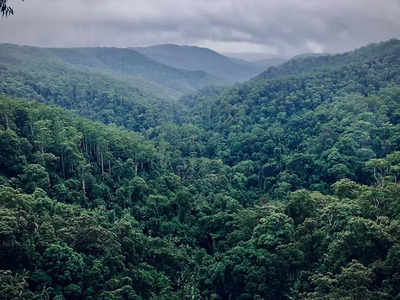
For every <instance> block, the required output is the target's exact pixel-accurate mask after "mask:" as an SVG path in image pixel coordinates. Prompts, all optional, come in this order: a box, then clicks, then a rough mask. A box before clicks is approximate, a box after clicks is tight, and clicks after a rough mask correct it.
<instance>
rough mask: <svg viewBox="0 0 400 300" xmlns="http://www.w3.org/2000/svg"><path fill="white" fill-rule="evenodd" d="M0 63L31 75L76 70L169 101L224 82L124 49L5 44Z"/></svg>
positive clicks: (0, 48)
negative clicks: (42, 71) (56, 69)
mask: <svg viewBox="0 0 400 300" xmlns="http://www.w3.org/2000/svg"><path fill="white" fill-rule="evenodd" d="M0 62H1V65H2V66H3V68H2V69H3V70H4V69H10V70H12V71H15V72H18V73H22V74H27V75H29V74H32V73H33V72H36V73H37V72H38V71H40V69H42V68H45V69H47V70H46V73H47V72H48V71H49V70H48V69H51V68H52V69H53V70H52V71H55V70H54V69H55V68H54V65H56V66H58V67H59V68H61V69H65V72H68V71H71V68H72V69H74V70H75V71H79V72H84V73H85V74H90V75H93V73H96V74H98V73H100V74H102V75H104V76H106V77H112V78H111V79H109V80H114V81H119V82H121V81H123V84H125V85H127V83H128V85H129V86H131V87H135V88H138V89H140V90H143V91H145V92H147V93H150V94H155V95H158V96H162V97H166V98H168V97H173V98H176V97H178V96H179V95H182V94H183V93H188V92H193V91H195V90H197V89H199V88H201V87H204V86H208V85H210V84H218V83H220V82H221V81H219V80H218V79H217V78H216V77H214V76H212V75H210V74H207V73H205V72H201V71H188V70H180V69H176V68H173V67H169V66H166V65H163V64H161V63H158V62H156V61H154V60H152V59H150V58H148V57H146V56H144V55H142V54H140V53H138V52H137V51H134V50H132V49H123V48H38V47H28V46H17V45H12V44H1V45H0ZM59 72H60V71H58V73H57V75H60V74H59ZM8 76H10V75H8ZM11 76H12V75H11ZM87 76H88V75H87ZM120 84H121V83H120Z"/></svg>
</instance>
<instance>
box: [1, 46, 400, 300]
mask: <svg viewBox="0 0 400 300" xmlns="http://www.w3.org/2000/svg"><path fill="white" fill-rule="evenodd" d="M0 48H1V49H2V51H1V52H0V93H1V94H2V95H1V96H0V294H1V295H2V296H3V297H4V298H5V299H214V300H216V299H224V300H225V299H226V300H231V299H242V300H244V299H321V300H322V299H362V298H364V299H397V298H399V297H400V282H399V278H400V261H399V257H400V185H399V183H398V180H399V176H400V69H399V68H400V41H398V40H391V41H387V42H383V43H379V44H374V45H369V46H367V47H364V48H361V49H358V50H356V51H352V52H350V53H345V54H341V55H328V56H327V55H322V56H312V57H303V58H296V59H294V60H290V61H288V62H287V63H285V64H283V65H281V66H278V67H272V68H269V69H268V70H267V71H265V72H263V73H262V74H260V75H259V76H256V77H255V78H254V79H252V80H250V81H248V82H246V83H243V84H237V85H235V86H233V87H207V88H203V89H200V90H199V91H197V92H195V93H192V94H188V95H185V96H183V97H182V98H180V100H179V101H173V100H172V99H170V98H169V99H163V97H162V96H161V95H162V93H161V94H158V95H157V96H155V95H153V94H151V93H147V92H145V91H144V90H143V89H142V88H139V87H137V85H136V83H132V82H130V80H129V78H130V77H129V78H128V77H123V76H122V75H121V72H120V71H121V69H119V70H117V71H118V72H120V73H119V75H116V73H118V72H117V71H116V69H115V68H117V67H118V66H115V65H114V66H113V67H110V65H109V64H106V63H105V61H104V60H103V61H102V62H101V64H102V65H101V66H100V62H99V61H100V60H99V56H96V55H95V56H93V57H94V58H93V57H92V58H93V61H91V63H92V64H95V65H96V66H95V67H96V68H97V69H96V70H100V69H101V70H102V71H101V72H100V71H99V72H96V71H94V69H93V67H94V66H93V65H91V66H86V67H87V68H85V67H82V63H81V62H79V63H77V62H76V59H78V58H82V57H86V56H87V55H88V54H87V53H86V51H95V52H96V51H99V52H100V54H101V55H100V54H99V55H100V56H101V57H102V58H104V57H107V60H106V61H108V59H109V58H110V59H111V58H112V57H111V56H108V54H107V53H108V51H111V50H110V49H102V48H99V49H97V50H93V49H91V50H87V49H83V50H82V49H81V50H79V51H78V50H77V51H78V52H79V53H78V54H79V55H78V54H77V53H76V52H75V50H71V49H64V50H62V49H59V50H54V49H53V50H52V49H47V50H44V49H38V48H30V50H29V51H26V49H27V48H25V49H20V48H18V47H17V46H14V45H1V46H0ZM10 49H18V51H17V52H15V51H14V52H13V51H11V50H10ZM35 49H36V50H35ZM6 50H7V51H6ZM24 51H26V53H24ZM103 51H105V52H106V53H105V54H104V52H103ZM126 51H131V50H126ZM71 53H72V54H71ZM82 53H83V54H82ZM91 53H92V52H91ZM122 53H125V52H122ZM103 54H104V55H105V56H103ZM81 55H83V56H81ZM121 55H122V54H121ZM129 55H130V54H129ZM89 56H90V55H89ZM114 58H115V57H114ZM66 60H68V62H67V61H66ZM21 62H24V63H23V64H22V63H21ZM85 62H87V61H86V60H85ZM111 65H113V63H111ZM132 66H134V64H132ZM120 67H121V68H125V67H126V66H120ZM113 68H114V69H113ZM129 70H130V69H129ZM129 70H128V71H129ZM125 71H126V69H123V72H125ZM128 71H126V72H128ZM129 72H130V71H129ZM142 82H143V81H142ZM150 84H151V83H150ZM196 88H200V86H197V87H196Z"/></svg>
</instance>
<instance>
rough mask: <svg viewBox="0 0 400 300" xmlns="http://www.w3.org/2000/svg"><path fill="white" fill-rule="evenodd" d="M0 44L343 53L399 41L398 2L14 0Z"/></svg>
mask: <svg viewBox="0 0 400 300" xmlns="http://www.w3.org/2000/svg"><path fill="white" fill-rule="evenodd" d="M11 4H13V5H14V7H15V11H16V15H15V16H12V17H9V18H7V19H4V18H3V19H2V20H0V41H1V42H13V43H19V44H33V45H40V46H99V45H102V46H117V47H127V46H133V45H149V44H158V43H179V44H196V45H205V46H208V47H212V48H215V49H216V50H220V51H233V52H240V51H242V52H248V51H256V52H260V51H265V52H271V53H274V54H281V55H295V54H298V53H303V52H310V51H316V52H318V51H324V52H342V51H346V50H350V49H353V48H356V47H359V46H362V45H364V44H367V43H369V42H375V41H381V40H385V39H389V38H398V37H399V32H400V31H399V29H400V1H399V0H384V1H383V0H352V1H348V0H307V1H304V0H301V1H300V0H269V1H265V0H246V1H244V0H197V1H192V0H146V1H136V0H119V1H115V0H71V1H63V0H35V1H34V0H26V1H25V2H21V1H20V0H13V1H11Z"/></svg>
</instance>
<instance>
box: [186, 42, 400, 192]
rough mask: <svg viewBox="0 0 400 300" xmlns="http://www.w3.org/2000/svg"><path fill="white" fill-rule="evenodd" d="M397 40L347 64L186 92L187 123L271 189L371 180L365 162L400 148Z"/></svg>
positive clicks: (357, 54)
mask: <svg viewBox="0 0 400 300" xmlns="http://www.w3.org/2000/svg"><path fill="white" fill-rule="evenodd" d="M399 45H400V42H399V41H390V42H387V43H382V44H381V45H377V46H375V45H373V46H371V47H370V48H368V47H367V48H363V49H360V50H357V51H355V52H354V53H351V54H348V55H351V56H353V57H355V59H354V63H352V64H346V65H345V66H341V65H340V64H338V65H339V66H337V64H333V65H331V64H324V65H322V66H321V69H322V68H324V70H323V71H318V72H309V71H307V73H305V74H302V75H297V76H290V77H282V78H274V79H265V78H262V77H257V78H256V79H254V80H253V81H250V82H248V83H246V84H242V85H238V86H236V87H234V88H232V89H227V90H222V91H221V90H215V89H214V90H210V89H208V90H205V91H204V92H199V93H197V94H194V95H192V96H187V97H184V98H182V103H183V104H186V106H187V107H188V111H187V113H186V114H185V115H186V116H187V119H186V120H187V122H191V123H194V124H196V125H197V126H198V127H199V128H201V129H202V130H204V131H205V132H208V133H205V134H204V136H205V137H208V138H206V142H205V144H207V145H208V146H210V144H212V145H213V146H214V148H213V151H212V155H214V156H215V157H218V158H221V159H222V160H223V161H224V162H225V163H227V164H229V165H231V166H237V167H241V166H242V167H245V166H246V168H247V169H248V170H251V171H249V172H251V173H252V175H253V181H252V185H254V186H258V187H259V188H262V189H265V190H266V191H267V192H269V193H270V194H276V195H277V196H279V197H280V195H281V194H282V191H283V193H285V192H286V191H288V190H292V191H293V190H295V189H298V188H312V189H317V190H319V191H323V192H326V191H328V189H329V186H330V185H331V184H332V183H333V182H335V180H338V179H341V178H350V179H353V180H356V181H358V182H362V183H369V182H370V174H369V171H367V170H366V169H365V168H364V167H363V165H364V163H365V161H366V160H368V159H370V158H374V157H383V156H384V155H386V154H388V153H390V152H391V151H394V150H396V149H397V147H398V146H399V119H398V113H399V102H398V101H399V92H400V91H399V88H398V86H397V85H398V84H400V70H399V67H400V59H399V58H400V47H399ZM382 49H384V50H385V51H383V50H382ZM365 53H368V56H367V57H368V59H364V58H363V57H364V56H366V55H365ZM314 59H316V58H308V60H311V62H312V61H313V60H314ZM304 64H305V65H306V66H307V65H309V63H308V62H307V60H305V63H304ZM284 66H285V65H284ZM285 68H286V67H285ZM304 69H307V68H306V67H304ZM270 70H271V69H270ZM293 72H294V73H296V70H294V71H293ZM208 148H210V147H208ZM201 155H205V153H201Z"/></svg>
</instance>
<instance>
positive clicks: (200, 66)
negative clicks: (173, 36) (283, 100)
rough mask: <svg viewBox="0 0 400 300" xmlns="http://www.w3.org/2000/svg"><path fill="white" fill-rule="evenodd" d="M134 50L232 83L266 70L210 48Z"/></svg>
mask: <svg viewBox="0 0 400 300" xmlns="http://www.w3.org/2000/svg"><path fill="white" fill-rule="evenodd" d="M132 49H134V50H136V51H138V52H140V53H142V54H143V55H146V56H147V57H149V58H151V59H153V60H155V61H158V62H160V63H163V64H165V65H168V66H171V67H175V68H179V69H185V70H192V71H195V70H201V71H204V72H207V73H209V74H212V75H214V76H216V77H219V78H222V79H224V80H226V81H228V82H230V83H233V82H238V81H244V80H247V79H250V78H251V77H253V76H255V75H256V74H258V73H260V72H262V71H263V70H264V67H263V66H260V65H258V64H254V63H251V62H248V61H244V60H239V59H235V58H230V57H227V56H224V55H222V54H219V53H218V52H215V51H213V50H211V49H208V48H201V47H195V46H179V45H174V44H164V45H155V46H150V47H135V48H132Z"/></svg>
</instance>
